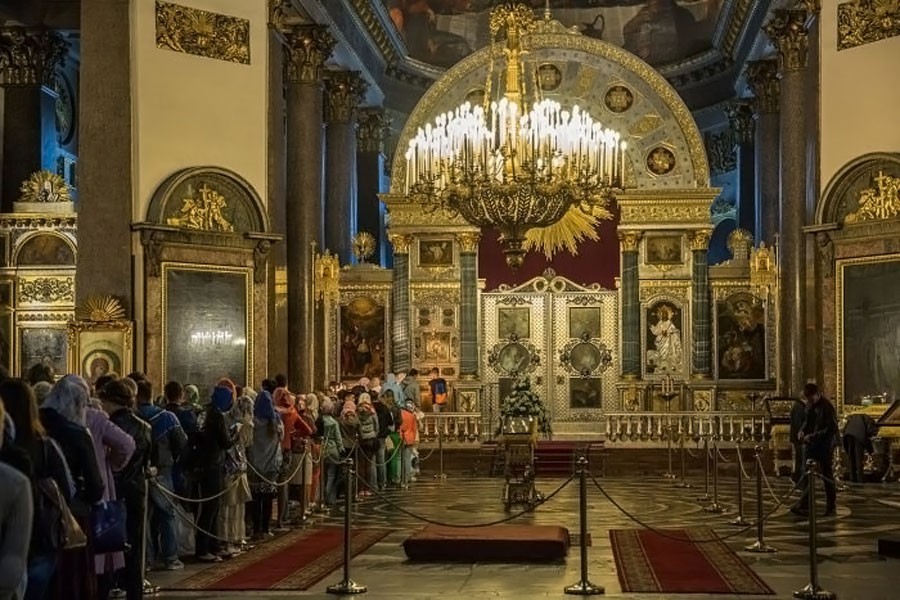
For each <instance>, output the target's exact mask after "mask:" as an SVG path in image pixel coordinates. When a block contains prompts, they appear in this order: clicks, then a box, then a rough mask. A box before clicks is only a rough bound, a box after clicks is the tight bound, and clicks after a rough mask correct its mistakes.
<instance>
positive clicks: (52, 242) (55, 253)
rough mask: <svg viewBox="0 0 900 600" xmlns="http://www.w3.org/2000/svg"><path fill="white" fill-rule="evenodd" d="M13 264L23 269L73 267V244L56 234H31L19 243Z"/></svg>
mask: <svg viewBox="0 0 900 600" xmlns="http://www.w3.org/2000/svg"><path fill="white" fill-rule="evenodd" d="M13 263H14V264H15V265H16V266H17V267H19V268H23V269H27V268H31V267H74V266H75V244H74V243H73V242H72V240H70V239H69V238H67V237H66V236H64V235H60V234H57V233H47V232H37V233H33V234H30V235H28V236H27V237H23V238H22V239H21V240H20V241H19V243H18V246H17V249H16V254H15V256H14V257H13Z"/></svg>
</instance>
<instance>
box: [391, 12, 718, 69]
mask: <svg viewBox="0 0 900 600" xmlns="http://www.w3.org/2000/svg"><path fill="white" fill-rule="evenodd" d="M382 1H383V2H384V4H385V6H386V7H387V9H388V11H389V13H390V16H391V20H392V21H393V23H394V25H395V26H396V27H397V29H398V30H399V31H400V34H401V35H402V37H403V39H404V41H405V42H406V45H407V48H408V49H409V53H410V56H412V58H415V59H417V60H420V61H423V62H426V63H429V64H432V65H435V66H438V67H449V66H452V65H453V64H455V63H456V62H458V61H459V60H460V59H462V58H464V57H465V56H468V55H469V54H471V53H472V52H474V51H475V50H478V49H480V48H482V47H484V46H486V45H487V44H488V43H490V31H489V29H488V21H489V13H490V9H491V7H492V6H494V5H497V4H502V3H503V0H382ZM724 2H725V0H551V2H550V7H551V9H552V11H553V18H554V19H556V20H558V21H560V22H561V23H562V24H563V25H565V26H566V27H577V28H578V30H579V31H581V33H583V34H584V35H587V36H590V37H594V38H598V39H602V40H604V41H606V42H610V43H612V44H616V45H618V46H621V47H624V48H625V49H626V50H628V51H629V52H632V53H633V54H636V55H637V56H639V57H640V58H642V59H644V60H645V61H647V62H648V63H650V64H651V65H653V66H657V67H658V66H661V65H666V64H672V63H677V62H679V61H681V60H684V59H686V58H689V57H691V56H694V55H697V54H700V53H702V52H704V51H706V50H709V49H710V48H712V40H713V32H714V31H715V28H716V22H717V21H718V19H719V16H720V14H721V13H722V5H723V3H724ZM530 3H531V5H532V6H533V7H534V8H535V9H536V10H541V9H542V8H543V7H544V5H545V2H544V0H531V2H530Z"/></svg>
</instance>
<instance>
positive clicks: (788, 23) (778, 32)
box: [763, 9, 809, 73]
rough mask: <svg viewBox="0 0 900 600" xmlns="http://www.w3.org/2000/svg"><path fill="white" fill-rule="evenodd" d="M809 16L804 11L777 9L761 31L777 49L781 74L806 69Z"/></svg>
mask: <svg viewBox="0 0 900 600" xmlns="http://www.w3.org/2000/svg"><path fill="white" fill-rule="evenodd" d="M808 17H809V14H808V13H807V12H806V11H805V10H802V9H800V10H791V9H778V10H776V11H775V16H773V17H772V20H771V21H769V22H768V23H767V24H766V25H765V26H764V27H763V29H764V30H765V32H766V35H768V36H769V39H771V40H772V42H774V44H775V47H776V48H778V56H779V66H780V69H781V73H787V72H789V71H799V70H801V69H805V68H806V64H807V56H808V50H809V30H808V29H807V27H806V24H807V18H808Z"/></svg>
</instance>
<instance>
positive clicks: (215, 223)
mask: <svg viewBox="0 0 900 600" xmlns="http://www.w3.org/2000/svg"><path fill="white" fill-rule="evenodd" d="M188 191H189V193H190V195H189V196H187V197H186V198H183V199H182V204H181V208H180V209H178V211H177V212H176V213H175V215H174V216H171V217H168V218H166V223H167V224H169V225H172V226H174V227H183V228H185V229H199V230H202V231H221V232H225V233H230V232H232V231H234V225H233V224H232V223H231V222H230V221H229V220H228V218H227V217H226V216H225V215H226V210H227V209H228V205H227V203H226V201H225V197H224V196H222V194H220V193H219V192H217V191H216V190H214V189H212V188H210V187H209V185H207V184H206V183H204V184H203V185H201V186H200V189H198V190H197V191H196V192H194V190H193V189H192V188H191V187H189V188H188Z"/></svg>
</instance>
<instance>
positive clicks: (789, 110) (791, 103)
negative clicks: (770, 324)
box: [765, 10, 809, 397]
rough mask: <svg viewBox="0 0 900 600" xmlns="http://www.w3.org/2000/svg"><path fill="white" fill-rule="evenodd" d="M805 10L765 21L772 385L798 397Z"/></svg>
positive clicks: (803, 293)
mask: <svg viewBox="0 0 900 600" xmlns="http://www.w3.org/2000/svg"><path fill="white" fill-rule="evenodd" d="M806 19H807V12H806V11H805V10H776V11H775V16H774V17H773V18H772V20H771V21H770V22H769V23H768V24H767V25H766V26H765V32H766V34H767V35H768V36H769V38H771V39H772V41H773V42H774V43H775V46H776V47H777V48H778V55H779V61H778V66H779V75H780V78H781V118H780V123H781V168H780V173H781V221H780V227H779V230H778V235H779V238H778V262H779V271H778V359H779V360H778V363H779V370H778V389H779V392H780V393H781V394H782V395H784V396H792V397H799V396H800V392H801V391H802V389H803V384H804V383H805V374H804V372H803V371H804V364H805V363H804V356H803V345H804V344H803V336H804V332H805V320H806V257H805V247H806V246H805V239H804V234H803V230H802V228H803V226H804V225H805V217H806V166H807V160H806V135H805V121H806V119H805V110H806V107H805V105H804V97H805V81H804V78H805V73H806V65H807V61H806V59H807V44H808V42H809V39H808V37H807V31H806Z"/></svg>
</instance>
